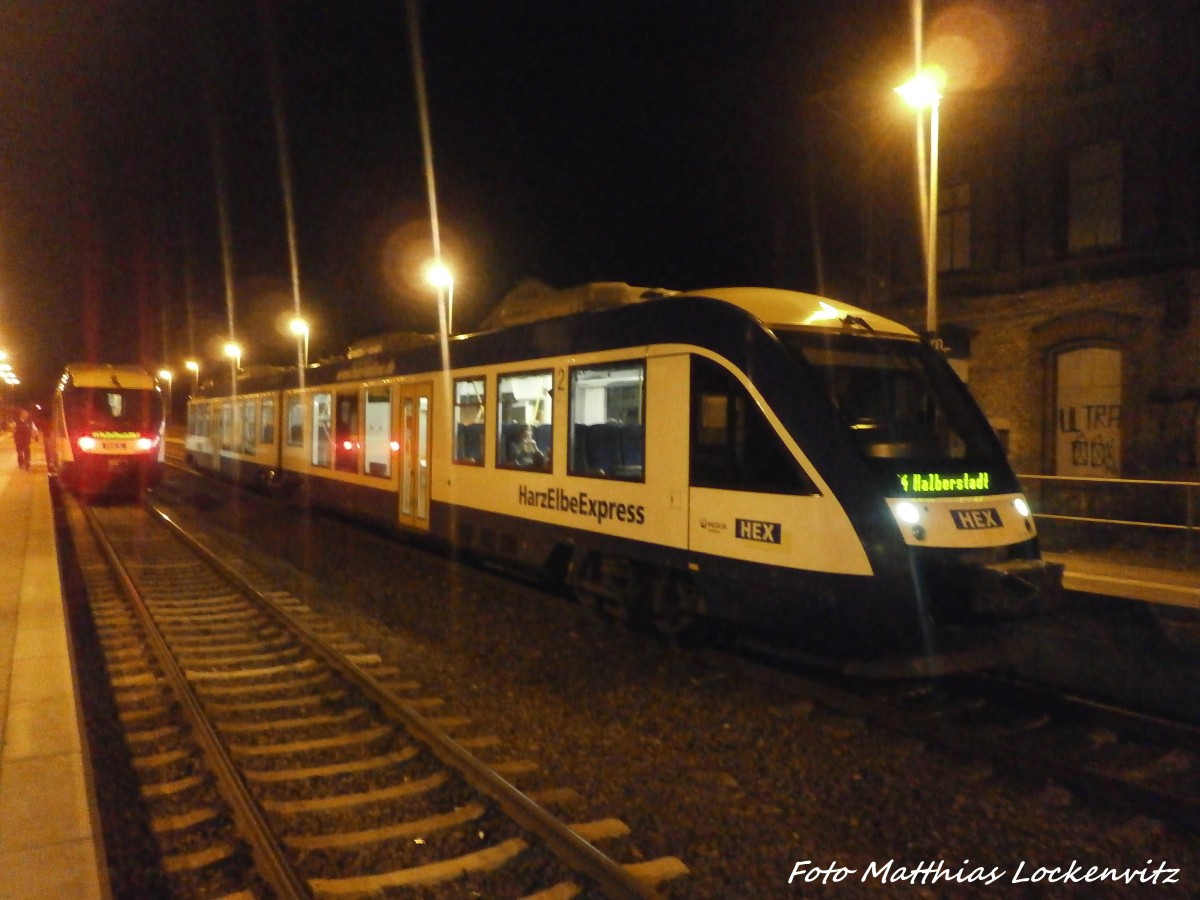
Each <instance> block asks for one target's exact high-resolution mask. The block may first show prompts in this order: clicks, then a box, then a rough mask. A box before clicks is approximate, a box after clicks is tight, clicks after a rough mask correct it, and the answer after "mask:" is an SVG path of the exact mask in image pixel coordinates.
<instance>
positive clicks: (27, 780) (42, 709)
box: [0, 431, 109, 900]
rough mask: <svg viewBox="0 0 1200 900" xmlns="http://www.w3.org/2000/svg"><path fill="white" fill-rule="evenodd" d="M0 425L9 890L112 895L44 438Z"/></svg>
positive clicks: (2, 731) (3, 874) (2, 857)
mask: <svg viewBox="0 0 1200 900" xmlns="http://www.w3.org/2000/svg"><path fill="white" fill-rule="evenodd" d="M32 457H33V460H32V465H31V469H30V471H27V472H26V471H22V470H20V469H18V468H17V454H16V450H15V448H14V447H13V439H12V435H11V434H10V433H9V432H7V431H6V432H4V433H3V434H0V900H24V898H30V900H33V898H37V900H45V898H50V897H54V898H58V897H71V898H87V900H93V898H95V900H99V898H107V897H108V896H109V889H108V879H107V876H106V875H105V870H104V853H103V849H102V847H103V845H102V842H101V840H100V834H99V829H98V827H97V826H96V824H95V815H94V809H95V803H94V795H93V792H92V789H91V775H90V767H89V763H88V758H87V755H86V754H85V752H84V740H85V739H84V738H83V736H82V735H83V727H82V722H81V719H80V714H79V712H78V708H77V704H76V695H77V686H76V683H75V675H74V671H73V666H72V663H71V652H70V649H69V645H68V640H67V626H66V612H65V609H64V606H63V597H62V590H61V582H60V578H59V569H58V550H57V546H56V543H55V535H54V517H53V512H52V509H51V503H50V488H49V483H48V481H47V477H46V465H45V460H44V457H43V454H42V444H41V442H36V443H34V445H33V453H32Z"/></svg>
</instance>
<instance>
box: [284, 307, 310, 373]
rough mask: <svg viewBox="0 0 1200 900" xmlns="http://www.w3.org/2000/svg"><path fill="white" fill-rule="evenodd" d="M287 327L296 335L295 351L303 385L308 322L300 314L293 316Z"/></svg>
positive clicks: (306, 359) (305, 367)
mask: <svg viewBox="0 0 1200 900" xmlns="http://www.w3.org/2000/svg"><path fill="white" fill-rule="evenodd" d="M288 329H289V330H290V331H291V332H292V334H294V335H295V336H296V353H297V354H298V355H299V360H300V386H301V387H304V371H305V370H306V369H307V368H308V331H309V329H308V322H307V321H305V319H304V318H303V317H302V316H294V317H293V318H292V321H290V322H288Z"/></svg>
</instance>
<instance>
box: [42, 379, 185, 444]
mask: <svg viewBox="0 0 1200 900" xmlns="http://www.w3.org/2000/svg"><path fill="white" fill-rule="evenodd" d="M63 403H64V412H65V413H66V417H67V422H68V423H69V425H68V427H69V428H70V430H71V431H72V432H73V433H75V434H95V433H101V432H114V433H120V434H131V433H134V432H136V433H137V434H139V435H157V434H158V432H159V427H160V426H161V425H162V417H163V406H162V398H161V397H160V396H159V394H158V392H157V391H148V390H144V389H137V390H135V389H126V388H81V387H77V388H74V389H73V390H71V391H69V392H67V393H66V394H65V395H64V397H63Z"/></svg>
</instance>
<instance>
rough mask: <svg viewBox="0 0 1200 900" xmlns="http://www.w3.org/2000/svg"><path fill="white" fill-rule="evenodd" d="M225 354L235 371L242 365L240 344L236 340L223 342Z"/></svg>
mask: <svg viewBox="0 0 1200 900" xmlns="http://www.w3.org/2000/svg"><path fill="white" fill-rule="evenodd" d="M225 355H226V356H228V357H229V362H230V365H232V366H233V367H234V370H235V371H237V370H239V369H241V367H242V345H241V344H239V343H238V342H237V341H226V342H225Z"/></svg>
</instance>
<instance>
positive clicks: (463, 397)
mask: <svg viewBox="0 0 1200 900" xmlns="http://www.w3.org/2000/svg"><path fill="white" fill-rule="evenodd" d="M484 398H485V382H484V380H483V378H459V379H456V380H455V382H454V461H455V462H456V463H462V464H464V465H468V466H482V465H483V410H484V408H485V406H484Z"/></svg>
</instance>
